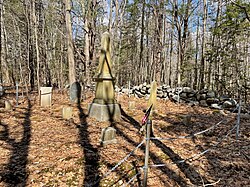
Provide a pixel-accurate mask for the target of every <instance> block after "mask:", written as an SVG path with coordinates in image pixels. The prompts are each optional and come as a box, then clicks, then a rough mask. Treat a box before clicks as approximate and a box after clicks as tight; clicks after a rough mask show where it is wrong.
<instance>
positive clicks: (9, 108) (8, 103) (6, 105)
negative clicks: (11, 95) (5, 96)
mask: <svg viewBox="0 0 250 187" xmlns="http://www.w3.org/2000/svg"><path fill="white" fill-rule="evenodd" d="M5 110H12V105H11V103H10V101H8V100H6V101H5Z"/></svg>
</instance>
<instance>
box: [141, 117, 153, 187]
mask: <svg viewBox="0 0 250 187" xmlns="http://www.w3.org/2000/svg"><path fill="white" fill-rule="evenodd" d="M151 126H152V121H151V120H148V121H147V123H146V129H147V131H146V149H145V162H144V178H143V187H146V186H147V178H148V159H149V143H150V133H151Z"/></svg>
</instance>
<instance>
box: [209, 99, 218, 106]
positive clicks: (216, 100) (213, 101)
mask: <svg viewBox="0 0 250 187" xmlns="http://www.w3.org/2000/svg"><path fill="white" fill-rule="evenodd" d="M214 103H219V99H217V98H208V99H207V104H208V105H211V104H214Z"/></svg>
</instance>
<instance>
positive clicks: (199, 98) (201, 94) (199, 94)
mask: <svg viewBox="0 0 250 187" xmlns="http://www.w3.org/2000/svg"><path fill="white" fill-rule="evenodd" d="M196 98H197V100H198V101H200V100H205V99H206V94H205V93H198V94H197V95H196Z"/></svg>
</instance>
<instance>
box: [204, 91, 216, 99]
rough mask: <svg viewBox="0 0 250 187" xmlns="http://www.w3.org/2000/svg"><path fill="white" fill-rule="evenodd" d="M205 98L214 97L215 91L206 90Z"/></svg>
mask: <svg viewBox="0 0 250 187" xmlns="http://www.w3.org/2000/svg"><path fill="white" fill-rule="evenodd" d="M206 97H207V98H215V92H214V91H212V90H209V91H208V92H207V96H206Z"/></svg>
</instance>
